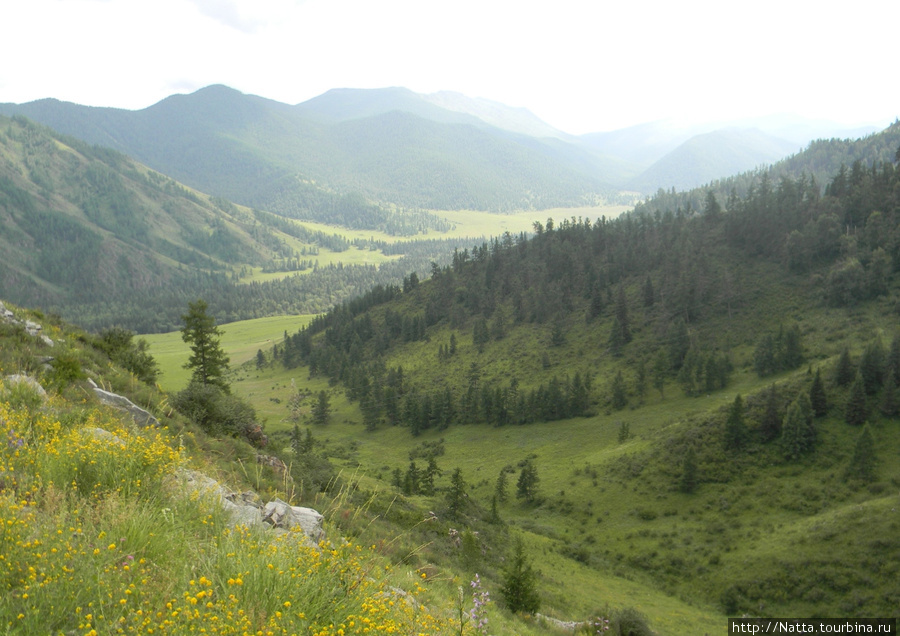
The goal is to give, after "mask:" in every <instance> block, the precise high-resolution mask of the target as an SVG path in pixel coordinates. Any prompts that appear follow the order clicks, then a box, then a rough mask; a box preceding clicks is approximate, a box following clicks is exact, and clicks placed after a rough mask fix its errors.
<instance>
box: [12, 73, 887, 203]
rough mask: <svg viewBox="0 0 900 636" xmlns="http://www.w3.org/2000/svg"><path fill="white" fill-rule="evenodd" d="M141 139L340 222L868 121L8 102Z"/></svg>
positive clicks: (710, 159) (625, 172)
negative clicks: (338, 203) (627, 122)
mask: <svg viewBox="0 0 900 636" xmlns="http://www.w3.org/2000/svg"><path fill="white" fill-rule="evenodd" d="M0 114H6V115H13V114H21V115H25V116H27V117H29V118H31V119H33V120H35V121H37V122H40V123H43V124H45V125H47V126H50V127H51V128H53V129H54V130H57V131H59V132H61V133H64V134H67V135H71V136H74V137H77V138H79V139H82V140H84V141H86V142H88V143H90V144H95V145H100V146H105V147H110V148H113V149H115V150H118V151H120V152H123V153H125V154H128V155H130V156H132V157H134V158H135V159H137V160H138V161H140V162H142V163H144V164H146V165H148V166H150V167H151V168H153V169H154V170H157V171H159V172H162V173H164V174H167V175H169V176H171V177H173V178H175V179H177V180H179V181H180V182H182V183H185V184H187V185H189V186H191V187H194V188H197V189H199V190H202V191H204V192H207V193H210V194H213V195H216V196H221V197H225V198H228V199H229V200H232V201H235V202H237V203H240V204H243V205H247V206H251V207H257V208H262V209H266V210H269V211H271V212H275V213H278V214H281V215H284V216H289V217H295V218H304V219H312V220H319V221H331V220H333V219H332V218H331V216H330V212H331V211H332V210H333V209H334V207H335V200H336V198H338V197H340V196H348V195H351V196H361V197H362V198H363V199H364V200H366V201H369V202H372V203H376V204H381V205H390V206H399V207H401V208H410V209H418V208H425V209H434V210H446V209H480V210H488V211H497V212H502V211H507V210H513V209H535V210H540V209H546V208H549V207H571V206H577V205H585V204H592V203H595V202H597V201H600V200H611V199H615V198H616V196H617V195H616V193H617V192H619V191H621V190H630V191H634V192H637V193H639V194H647V193H651V192H655V191H656V190H657V189H658V188H665V189H669V188H672V187H675V188H679V189H683V188H689V187H693V186H697V185H700V184H702V183H706V182H708V181H711V180H713V179H717V178H721V177H724V176H727V175H729V174H732V173H734V172H740V171H743V170H749V169H752V168H755V167H757V166H759V165H761V164H767V163H772V162H774V161H777V160H778V159H781V158H783V157H785V156H787V155H789V154H790V153H792V152H797V151H799V150H800V149H802V147H803V146H804V145H805V144H807V143H809V142H810V141H811V140H812V139H814V138H817V137H836V136H859V135H860V134H864V133H868V132H872V131H873V129H855V130H848V129H845V128H841V127H840V126H838V125H836V124H829V123H827V122H813V121H809V120H804V119H800V118H796V117H793V118H791V117H786V116H782V117H770V118H765V119H759V120H741V121H732V122H722V123H718V124H711V125H702V126H701V125H694V126H687V125H679V124H677V123H676V122H656V123H651V124H645V125H641V126H635V127H632V128H627V129H623V130H620V131H614V132H608V133H595V134H588V135H582V136H573V135H568V134H566V133H564V132H562V131H559V130H556V129H554V128H553V127H551V126H549V125H548V124H546V123H545V122H542V121H541V120H540V119H538V118H537V117H535V116H534V115H533V114H531V113H530V112H529V111H527V110H525V109H521V108H510V107H508V106H505V105H503V104H499V103H496V102H491V101H488V100H483V99H471V98H468V97H465V96H463V95H460V94H456V93H450V92H440V93H434V94H431V95H422V94H418V93H414V92H413V91H410V90H408V89H405V88H384V89H369V90H363V89H334V90H331V91H328V92H326V93H324V94H322V95H320V96H318V97H315V98H313V99H310V100H308V101H306V102H303V103H301V104H297V105H288V104H283V103H280V102H276V101H273V100H269V99H265V98H262V97H258V96H253V95H245V94H242V93H240V92H238V91H236V90H234V89H231V88H228V87H226V86H220V85H217V86H209V87H207V88H204V89H201V90H199V91H197V92H195V93H192V94H189V95H172V96H170V97H168V98H166V99H164V100H162V101H160V102H159V103H157V104H154V105H152V106H150V107H148V108H145V109H143V110H137V111H129V110H122V109H114V108H95V107H87V106H81V105H77V104H72V103H67V102H61V101H58V100H54V99H44V100H39V101H35V102H29V103H26V104H0Z"/></svg>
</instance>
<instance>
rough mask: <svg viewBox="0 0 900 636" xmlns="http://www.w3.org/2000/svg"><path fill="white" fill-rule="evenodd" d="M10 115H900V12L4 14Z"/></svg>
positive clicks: (259, 4)
mask: <svg viewBox="0 0 900 636" xmlns="http://www.w3.org/2000/svg"><path fill="white" fill-rule="evenodd" d="M0 19H2V23H3V29H2V31H3V32H2V34H0V60H2V61H0V102H15V103H21V102H26V101H31V100H34V99H40V98H43V97H56V98H58V99H63V100H66V101H72V102H77V103H80V104H88V105H93V106H115V107H119V108H129V109H139V108H144V107H147V106H149V105H151V104H153V103H155V102H157V101H159V100H161V99H163V98H164V97H166V96H168V95H171V94H173V93H186V92H192V91H194V90H196V89H198V88H202V87H203V86H207V85H209V84H226V85H228V86H231V87H233V88H236V89H238V90H240V91H242V92H245V93H252V94H256V95H261V96H263V97H268V98H271V99H275V100H278V101H281V102H286V103H290V104H296V103H299V102H302V101H305V100H307V99H310V98H312V97H315V96H316V95H319V94H321V93H324V92H325V91H327V90H328V89H330V88H340V87H351V88H380V87H385V86H404V87H407V88H410V89H412V90H414V91H416V92H420V93H431V92H436V91H440V90H449V91H457V92H460V93H464V94H466V95H468V96H470V97H484V98H487V99H491V100H495V101H498V102H502V103H504V104H507V105H509V106H521V107H525V108H528V109H529V110H531V111H532V112H533V113H534V114H536V115H537V116H538V117H540V118H542V119H543V120H545V121H546V122H548V123H550V124H551V125H553V126H555V127H557V128H560V129H562V130H564V131H566V132H570V133H575V134H580V133H585V132H593V131H603V130H613V129H617V128H622V127H625V126H630V125H633V124H638V123H642V122H646V121H653V120H658V119H666V118H671V117H675V118H687V119H691V120H710V119H713V120H716V119H732V118H736V117H743V116H759V115H767V114H772V113H784V112H790V113H796V114H800V115H804V116H807V117H813V118H820V119H830V120H833V121H837V122H840V123H844V124H852V125H857V124H875V125H878V126H886V125H888V124H890V123H891V122H893V121H894V120H895V119H896V118H897V116H898V115H900V81H898V70H897V69H898V66H900V47H898V41H900V40H898V28H900V26H898V25H900V2H897V1H896V0H890V1H886V0H854V1H853V2H841V3H837V2H829V1H828V0H825V1H824V2H821V1H820V2H811V1H803V2H799V1H796V0H777V1H771V0H757V1H755V2H752V3H750V2H741V3H738V2H728V1H725V0H716V1H712V2H707V1H699V0H681V1H680V2H676V1H674V0H654V1H650V2H642V1H640V0H615V1H614V2H609V1H607V0H546V1H543V2H535V1H531V0H453V1H452V2H448V1H446V0H4V2H3V8H2V10H0Z"/></svg>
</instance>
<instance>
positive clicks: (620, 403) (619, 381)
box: [610, 371, 628, 411]
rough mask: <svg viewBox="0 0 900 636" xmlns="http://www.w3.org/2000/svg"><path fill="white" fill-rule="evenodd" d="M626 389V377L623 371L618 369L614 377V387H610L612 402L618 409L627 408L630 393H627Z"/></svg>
mask: <svg viewBox="0 0 900 636" xmlns="http://www.w3.org/2000/svg"><path fill="white" fill-rule="evenodd" d="M626 391H627V388H626V386H625V378H623V377H622V372H621V371H617V372H616V377H615V378H613V383H612V387H611V388H610V402H611V403H612V407H613V408H614V409H616V410H617V411H618V410H621V409H623V408H625V406H626V405H627V404H628V395H627V394H626Z"/></svg>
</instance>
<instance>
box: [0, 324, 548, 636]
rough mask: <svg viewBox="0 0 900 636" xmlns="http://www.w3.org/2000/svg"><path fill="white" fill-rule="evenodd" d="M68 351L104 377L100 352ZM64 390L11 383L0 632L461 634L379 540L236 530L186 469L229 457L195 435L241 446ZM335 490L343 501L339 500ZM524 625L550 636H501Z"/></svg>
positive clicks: (2, 452)
mask: <svg viewBox="0 0 900 636" xmlns="http://www.w3.org/2000/svg"><path fill="white" fill-rule="evenodd" d="M63 335H64V336H65V337H66V338H67V339H71V340H72V341H75V340H76V337H77V334H68V333H65V334H63ZM3 344H4V347H5V348H6V349H7V351H8V349H9V347H10V346H11V345H12V343H11V342H10V341H9V339H6V340H4V343H3ZM71 352H72V354H73V355H75V354H76V353H77V354H78V356H79V361H80V364H82V365H83V367H84V368H91V369H92V370H93V367H92V362H93V356H94V355H95V353H96V352H95V351H91V350H89V349H88V348H81V347H79V346H73V347H72V348H71ZM107 370H109V369H107ZM60 388H61V389H63V390H62V391H60V392H56V391H54V392H52V393H51V395H50V397H49V399H48V401H47V402H46V403H44V400H43V399H42V398H41V396H40V395H39V394H38V393H37V392H34V395H25V392H26V391H27V389H23V388H22V387H21V386H18V387H17V388H16V389H15V390H14V391H7V390H6V389H5V388H4V387H3V384H2V382H0V441H2V444H0V528H2V530H0V631H3V632H4V633H6V634H38V633H41V634H44V633H52V634H62V633H65V634H69V633H75V634H85V635H88V636H97V635H98V634H116V633H126V634H185V633H194V632H197V633H217V634H247V633H252V634H258V633H262V634H267V633H270V634H301V633H302V634H319V635H322V636H325V635H336V634H347V635H349V634H363V633H417V634H418V633H421V634H435V635H439V634H460V633H463V632H462V630H461V628H460V626H459V625H458V624H455V623H454V615H455V613H454V608H452V607H451V606H450V605H449V604H448V597H446V596H445V595H444V594H443V590H442V589H441V588H440V587H435V588H433V589H430V590H429V589H426V588H425V587H423V584H422V583H423V582H422V581H419V580H418V579H414V578H410V577H409V576H408V571H407V569H406V568H405V567H403V566H402V564H399V563H398V564H392V563H391V562H390V561H389V560H386V559H385V558H383V556H381V555H379V554H378V553H377V552H376V551H375V550H374V549H373V548H372V547H370V546H364V545H360V544H359V543H356V542H353V541H346V540H343V539H341V538H339V536H335V538H334V540H333V543H331V542H323V543H320V545H319V547H309V546H305V545H304V544H303V541H302V540H300V539H299V538H298V536H297V534H296V532H291V533H287V534H281V535H276V534H274V533H272V532H269V531H265V530H261V529H257V528H254V529H250V528H247V527H244V526H238V527H235V526H232V525H231V524H230V523H229V521H228V520H227V519H226V518H225V517H224V514H223V512H222V511H221V509H219V508H218V506H217V505H215V504H214V503H213V502H212V501H209V500H206V499H204V498H202V497H200V498H198V497H197V496H192V495H190V494H188V493H186V492H184V491H183V490H182V489H180V488H178V487H177V485H176V484H177V482H176V480H174V479H173V478H172V473H173V471H174V470H175V469H176V468H177V467H180V466H185V465H192V464H194V465H196V464H197V463H199V464H200V465H201V466H202V467H205V468H209V467H210V465H212V466H215V464H216V461H215V456H214V455H213V454H208V453H203V456H202V457H199V458H197V459H193V460H192V459H191V458H190V457H189V456H188V455H187V452H186V448H185V446H183V442H187V443H188V446H189V447H191V448H193V449H194V450H195V451H200V450H201V448H202V447H203V446H204V445H207V444H210V443H216V444H220V445H221V444H223V443H224V444H226V445H227V444H231V445H232V446H233V445H235V444H236V442H234V441H231V442H228V441H223V440H218V441H217V440H207V439H205V438H204V437H203V436H202V434H199V435H198V436H195V435H194V434H193V433H191V432H190V431H186V430H184V429H181V432H180V433H178V434H176V433H174V432H170V431H169V430H167V429H155V428H153V429H137V428H135V427H134V425H133V424H132V423H129V422H128V421H126V420H123V419H122V417H125V416H122V415H121V414H120V413H119V412H117V411H115V410H112V409H107V408H104V407H100V406H98V405H96V404H95V403H94V402H92V401H91V400H89V399H88V400H86V399H85V395H87V393H86V392H85V391H84V387H83V386H77V385H70V386H67V387H60ZM160 407H161V405H159V404H157V405H156V408H157V410H158V409H159V408H160ZM175 423H176V424H177V423H178V422H177V421H176V422H175ZM179 428H180V427H179ZM281 496H285V495H284V494H282V495H281ZM332 497H333V501H336V502H338V504H339V505H342V504H343V502H342V494H341V492H338V493H336V494H334V495H332ZM321 503H323V504H325V506H323V509H325V510H328V509H329V504H328V502H327V501H322V502H321ZM335 527H337V526H336V525H332V526H331V528H332V530H333V529H334V528H335ZM417 597H419V598H423V599H424V598H428V599H429V603H428V608H430V609H426V606H425V605H423V604H422V603H421V602H419V601H417V600H416V598H417ZM515 622H516V621H515V619H512V618H511V617H503V616H501V617H500V618H499V623H500V624H510V623H513V624H514V623H515ZM517 631H518V633H537V632H532V631H531V630H530V629H525V630H516V629H514V628H511V629H505V630H503V631H501V632H500V633H507V634H510V633H516V632H517ZM465 633H470V632H468V631H466V632H465Z"/></svg>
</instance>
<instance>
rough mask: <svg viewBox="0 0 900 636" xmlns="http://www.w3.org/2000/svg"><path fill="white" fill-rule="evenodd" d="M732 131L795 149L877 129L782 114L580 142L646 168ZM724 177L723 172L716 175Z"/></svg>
mask: <svg viewBox="0 0 900 636" xmlns="http://www.w3.org/2000/svg"><path fill="white" fill-rule="evenodd" d="M733 129H758V130H759V131H761V132H762V133H765V134H766V135H770V136H772V137H777V138H779V139H782V140H784V141H789V142H791V143H792V145H793V146H795V147H797V148H802V147H805V146H806V145H807V144H809V143H810V142H811V141H813V140H816V139H832V138H838V139H846V138H852V139H856V138H858V137H862V136H865V135H868V134H871V133H873V132H876V131H877V130H878V128H877V127H875V126H859V127H854V128H848V127H847V126H844V125H842V124H837V123H835V122H829V121H823V120H813V119H808V118H805V117H800V116H798V115H790V114H781V115H769V116H765V117H754V118H744V119H732V120H724V121H717V122H706V123H687V122H681V121H678V120H671V119H667V120H660V121H654V122H648V123H645V124H638V125H636V126H630V127H628V128H622V129H619V130H614V131H610V132H602V133H588V134H585V135H581V136H580V137H579V139H580V140H581V142H582V143H584V144H585V145H586V146H588V147H590V148H592V149H593V150H594V151H596V152H599V153H601V154H605V155H609V156H614V157H621V158H622V159H625V160H627V161H631V162H633V163H635V164H637V165H639V166H643V167H644V168H647V167H649V166H650V165H651V164H653V163H655V162H657V161H659V160H660V159H662V158H663V157H664V156H665V155H667V154H668V153H670V152H672V151H673V150H675V149H676V148H678V147H679V146H680V145H682V144H683V143H685V142H686V141H688V140H689V139H691V138H693V137H695V136H697V135H704V134H707V133H712V132H716V131H723V130H733ZM727 174H728V173H727V172H723V173H722V174H720V175H719V176H725V175H727ZM660 187H662V186H660Z"/></svg>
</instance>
